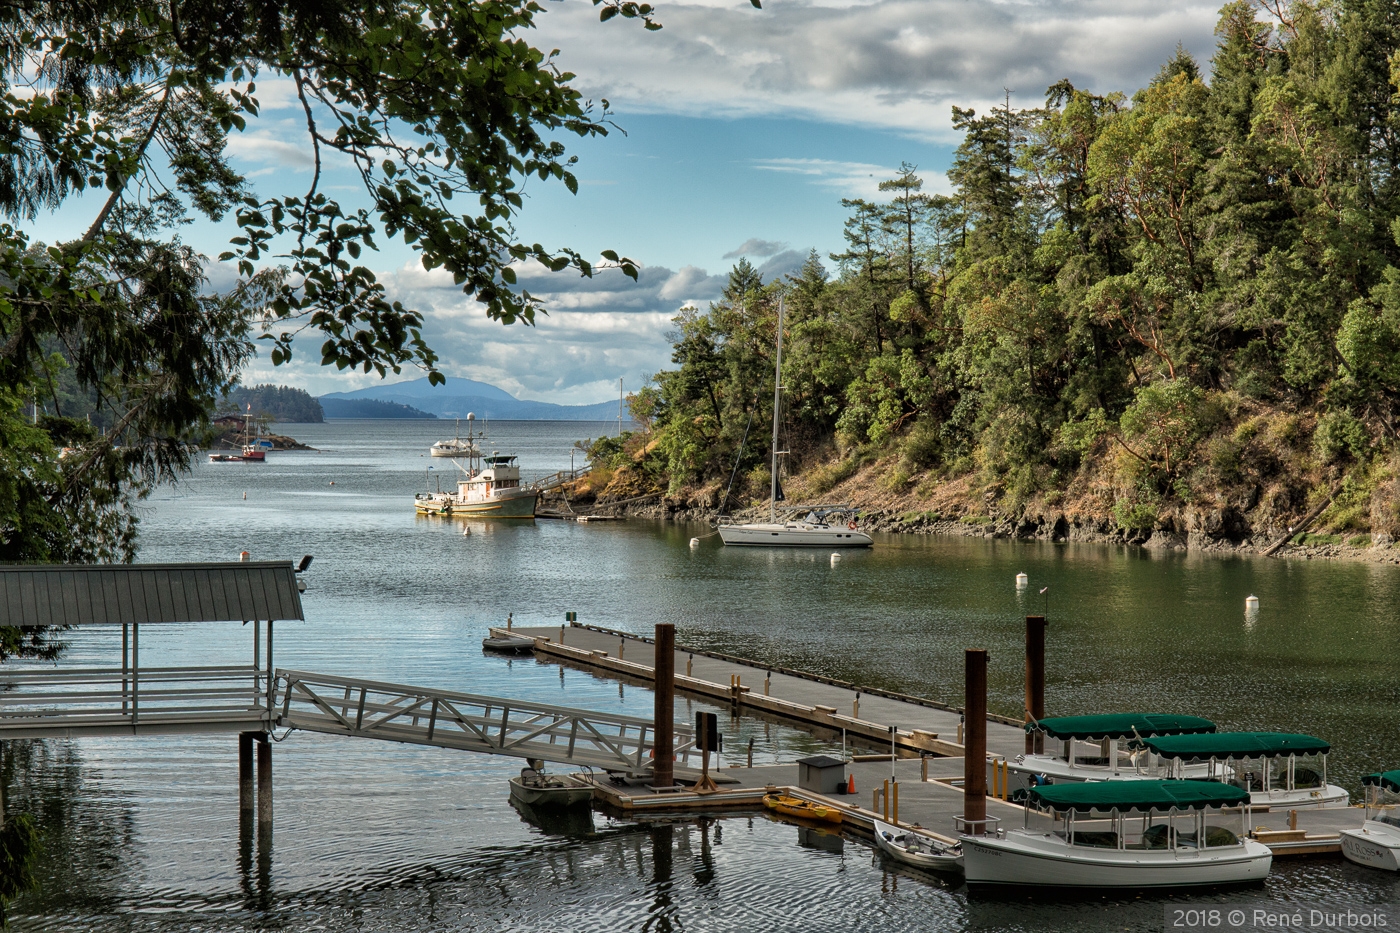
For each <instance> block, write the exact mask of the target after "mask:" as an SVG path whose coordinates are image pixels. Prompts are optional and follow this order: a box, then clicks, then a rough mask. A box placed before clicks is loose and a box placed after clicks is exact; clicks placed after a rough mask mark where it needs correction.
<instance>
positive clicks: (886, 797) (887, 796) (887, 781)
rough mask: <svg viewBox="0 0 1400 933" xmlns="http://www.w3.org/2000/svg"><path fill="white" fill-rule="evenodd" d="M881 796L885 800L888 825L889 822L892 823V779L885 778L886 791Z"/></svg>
mask: <svg viewBox="0 0 1400 933" xmlns="http://www.w3.org/2000/svg"><path fill="white" fill-rule="evenodd" d="M880 796H881V797H883V798H884V803H885V822H886V823H888V822H889V821H890V779H889V778H885V790H884V793H882V794H881V795H880Z"/></svg>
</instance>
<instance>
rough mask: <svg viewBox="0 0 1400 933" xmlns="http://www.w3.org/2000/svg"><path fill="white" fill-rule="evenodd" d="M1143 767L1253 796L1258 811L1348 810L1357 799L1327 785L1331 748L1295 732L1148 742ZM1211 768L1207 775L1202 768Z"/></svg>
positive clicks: (1151, 739)
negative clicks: (1218, 783)
mask: <svg viewBox="0 0 1400 933" xmlns="http://www.w3.org/2000/svg"><path fill="white" fill-rule="evenodd" d="M1139 744H1140V745H1141V748H1142V750H1143V751H1144V752H1146V754H1142V755H1139V764H1140V765H1141V766H1142V767H1143V769H1144V770H1145V771H1146V772H1147V773H1148V774H1151V775H1152V776H1154V777H1165V778H1183V777H1204V778H1205V779H1206V780H1211V781H1221V782H1224V783H1226V784H1233V785H1234V786H1236V787H1241V788H1243V789H1244V790H1246V791H1248V792H1249V795H1250V802H1251V803H1252V804H1253V805H1254V806H1256V807H1257V806H1269V807H1286V808H1292V809H1296V808H1301V807H1345V806H1347V805H1349V804H1350V803H1351V795H1349V794H1348V793H1347V792H1346V790H1345V789H1344V788H1341V787H1338V786H1337V785H1335V784H1328V783H1327V753H1328V752H1330V751H1331V750H1332V746H1331V744H1330V743H1328V742H1327V741H1325V740H1324V739H1319V738H1317V737H1316V736H1311V735H1301V734H1299V733H1294V732H1214V733H1209V734H1205V735H1163V736H1149V737H1144V738H1143V739H1142V740H1141V742H1140V743H1139ZM1202 766H1204V767H1205V774H1204V775H1202V774H1200V768H1201V767H1202Z"/></svg>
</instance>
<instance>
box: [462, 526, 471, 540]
mask: <svg viewBox="0 0 1400 933" xmlns="http://www.w3.org/2000/svg"><path fill="white" fill-rule="evenodd" d="M471 533H472V526H471V525H466V526H463V528H462V537H464V538H470V537H471Z"/></svg>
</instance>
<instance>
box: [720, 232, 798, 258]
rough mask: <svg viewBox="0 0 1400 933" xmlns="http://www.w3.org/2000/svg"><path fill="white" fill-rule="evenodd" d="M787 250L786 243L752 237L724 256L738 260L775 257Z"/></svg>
mask: <svg viewBox="0 0 1400 933" xmlns="http://www.w3.org/2000/svg"><path fill="white" fill-rule="evenodd" d="M785 249H787V244H786V243H780V242H778V241H777V240H760V239H759V238H758V237H750V238H749V239H747V240H745V241H744V242H743V243H740V244H739V245H738V246H737V247H735V248H734V249H731V250H730V251H729V252H727V253H725V254H724V258H725V259H737V258H738V257H740V256H773V255H775V254H777V253H781V252H782V251H783V250H785Z"/></svg>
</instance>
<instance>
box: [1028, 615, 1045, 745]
mask: <svg viewBox="0 0 1400 933" xmlns="http://www.w3.org/2000/svg"><path fill="white" fill-rule="evenodd" d="M1044 718H1045V616H1026V722H1027V723H1030V722H1031V721H1032V720H1033V721H1035V722H1039V721H1040V720H1042V719H1044ZM1043 751H1045V734H1044V733H1043V732H1041V731H1039V730H1036V731H1034V732H1027V733H1026V754H1028V755H1029V754H1039V753H1041V752H1043Z"/></svg>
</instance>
